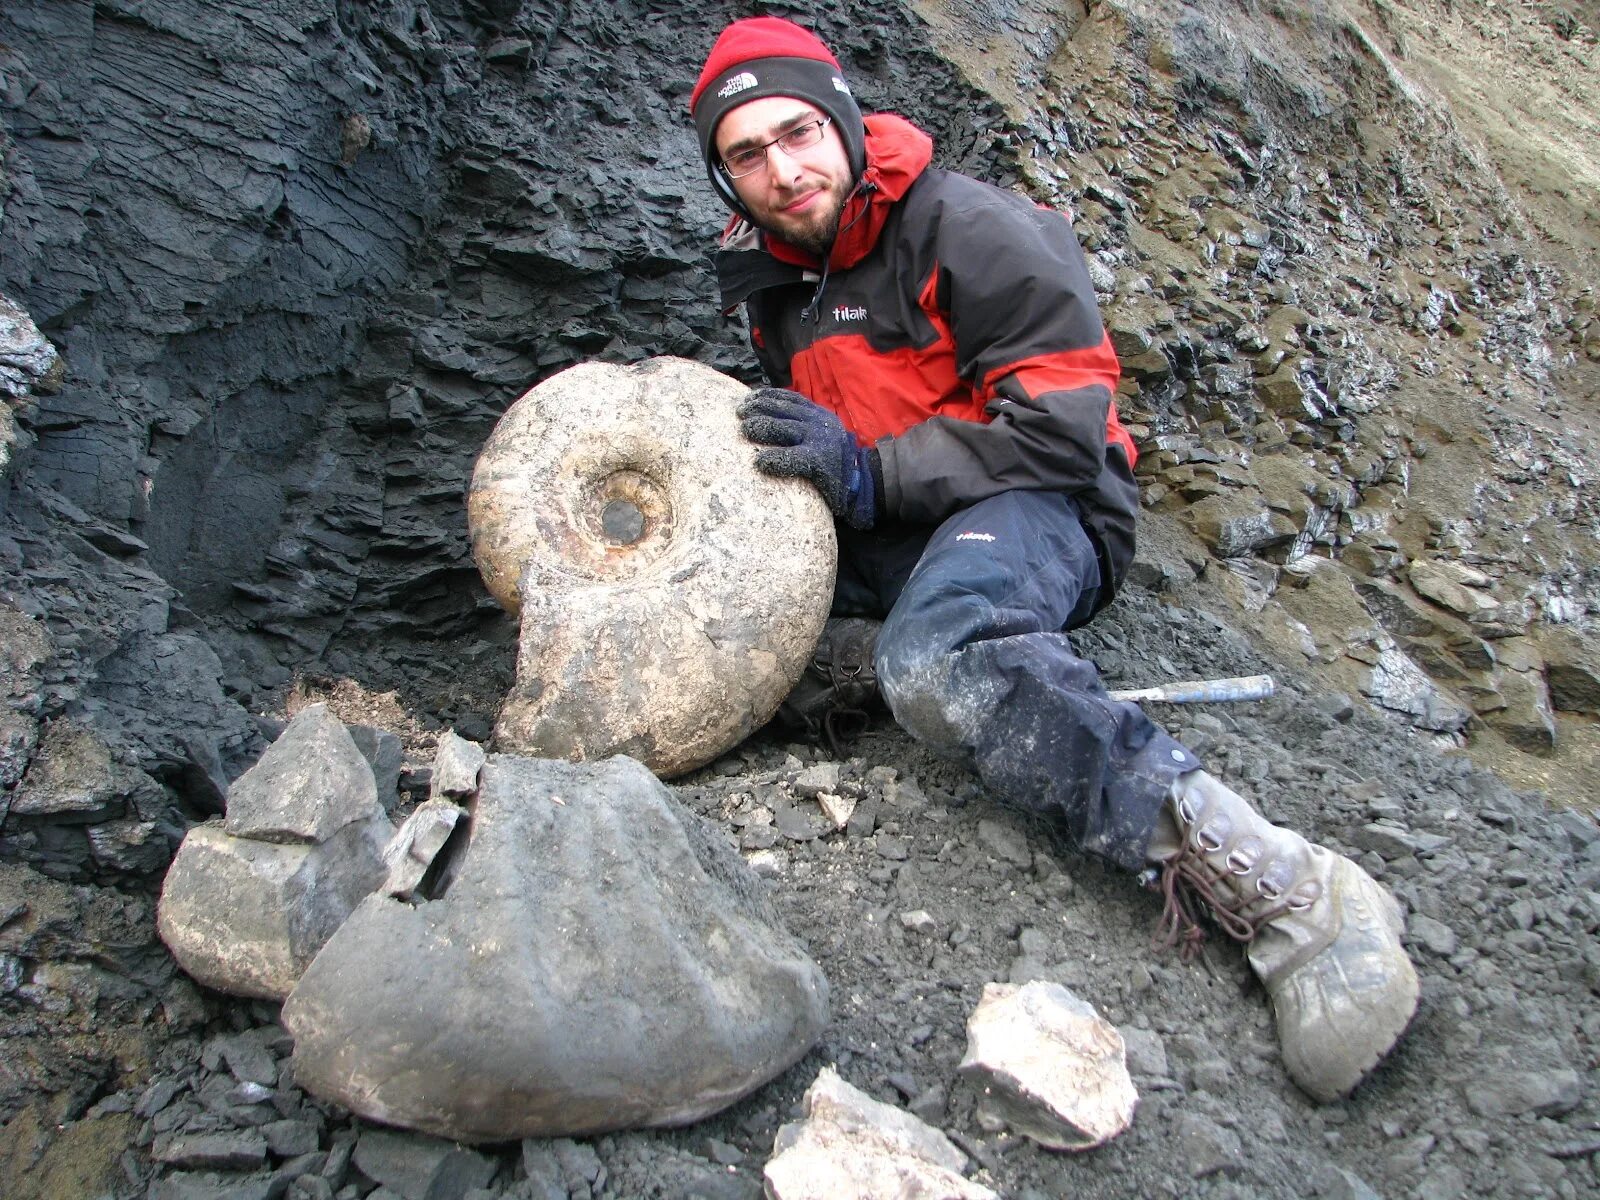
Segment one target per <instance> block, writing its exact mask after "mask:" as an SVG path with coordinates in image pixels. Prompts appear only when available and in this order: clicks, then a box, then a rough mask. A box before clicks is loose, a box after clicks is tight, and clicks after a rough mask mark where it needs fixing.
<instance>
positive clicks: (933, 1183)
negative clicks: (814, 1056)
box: [764, 1067, 998, 1200]
mask: <svg viewBox="0 0 1600 1200" xmlns="http://www.w3.org/2000/svg"><path fill="white" fill-rule="evenodd" d="M803 1105H804V1112H805V1120H804V1121H801V1122H795V1123H791V1124H788V1125H785V1126H783V1127H782V1128H781V1129H779V1130H778V1136H777V1139H776V1140H775V1141H774V1143H773V1150H774V1152H775V1153H774V1154H773V1156H772V1158H770V1159H769V1160H768V1161H767V1165H766V1168H765V1171H764V1176H765V1179H766V1185H767V1193H766V1194H767V1196H768V1197H770V1198H771V1200H838V1198H839V1197H843V1196H883V1197H905V1198H907V1200H910V1198H913V1197H935V1196H937V1197H940V1198H941V1200H998V1197H997V1196H996V1194H995V1193H994V1192H992V1191H990V1190H989V1189H988V1188H986V1187H983V1186H981V1185H979V1184H976V1183H972V1182H971V1181H969V1180H967V1179H964V1178H963V1177H962V1175H961V1172H962V1171H963V1170H965V1168H966V1161H967V1160H966V1156H965V1155H964V1154H962V1152H961V1151H960V1150H958V1149H957V1148H956V1147H955V1145H954V1144H953V1143H952V1142H951V1141H950V1139H949V1138H947V1137H945V1135H944V1134H942V1133H940V1132H939V1131H938V1130H937V1129H934V1128H931V1127H930V1126H928V1125H926V1124H924V1123H923V1122H922V1121H920V1120H918V1119H917V1118H916V1117H914V1116H912V1115H911V1114H910V1113H907V1112H903V1111H901V1110H900V1109H898V1108H895V1107H894V1106H893V1105H889V1104H884V1103H882V1102H881V1101H878V1100H874V1099H872V1098H871V1097H870V1096H867V1095H866V1094H865V1093H863V1092H861V1091H859V1090H858V1089H856V1088H854V1087H851V1086H850V1085H849V1084H848V1083H846V1082H845V1081H844V1080H842V1079H840V1078H839V1075H838V1072H836V1071H835V1070H834V1069H833V1068H832V1067H824V1068H823V1070H822V1073H821V1074H820V1075H818V1076H817V1079H816V1082H814V1083H813V1084H812V1085H811V1087H810V1088H808V1089H807V1090H806V1094H805V1099H804V1101H803Z"/></svg>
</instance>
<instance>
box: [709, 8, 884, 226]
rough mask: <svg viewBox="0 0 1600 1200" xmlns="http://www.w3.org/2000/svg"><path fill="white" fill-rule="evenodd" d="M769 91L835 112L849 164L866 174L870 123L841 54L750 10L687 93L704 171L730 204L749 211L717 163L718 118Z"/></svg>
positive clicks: (805, 33)
mask: <svg viewBox="0 0 1600 1200" xmlns="http://www.w3.org/2000/svg"><path fill="white" fill-rule="evenodd" d="M764 96H793V97H794V98H795V99H797V100H804V101H806V102H808V103H810V104H814V105H816V107H817V108H818V109H820V110H821V111H822V112H823V113H825V114H826V115H827V116H830V117H832V118H833V123H834V127H835V128H836V129H838V131H839V136H840V138H841V139H842V140H843V141H844V147H845V153H846V155H847V156H848V159H849V162H850V167H851V170H852V171H854V172H855V174H857V175H860V174H861V171H862V168H863V167H864V166H865V165H866V125H865V124H864V123H863V121H862V119H861V110H860V108H858V107H857V106H856V102H855V98H854V97H853V96H852V95H851V94H850V86H849V85H848V84H847V83H845V81H844V75H843V73H842V71H841V69H840V67H839V60H838V59H836V58H835V57H834V56H833V54H832V52H830V51H829V49H828V48H827V47H826V46H824V45H823V44H822V43H821V42H820V41H818V40H817V37H816V35H815V34H813V33H810V32H809V31H807V30H805V29H802V28H800V26H798V25H796V24H795V23H794V22H792V21H785V20H783V19H782V18H781V17H749V18H747V19H745V20H743V21H735V22H734V23H733V24H732V25H729V26H728V27H727V28H726V29H724V30H723V31H722V34H721V35H720V36H719V37H718V38H717V41H716V44H715V45H713V46H712V47H711V53H710V54H709V55H708V56H707V57H706V64H705V66H704V67H703V68H701V71H700V78H699V80H698V81H696V83H695V85H694V91H693V92H691V93H690V94H689V111H690V112H691V113H692V114H693V115H694V123H695V131H696V132H697V133H698V134H699V137H700V153H701V156H702V157H703V158H704V159H705V163H706V172H707V174H709V175H710V177H711V183H712V186H713V187H715V188H716V190H717V194H718V195H720V196H721V197H722V198H723V200H724V201H725V202H726V203H727V204H728V205H729V206H730V207H731V208H733V209H734V210H735V211H737V212H741V213H743V212H744V207H743V205H742V204H740V202H739V198H738V195H737V193H735V192H734V190H733V187H732V185H731V184H730V183H729V181H728V179H727V177H726V176H724V175H723V173H722V172H721V171H720V170H718V169H717V162H718V155H717V149H716V137H717V125H718V124H719V123H720V122H721V120H722V118H723V117H725V116H727V115H728V114H729V113H730V112H732V111H733V110H734V109H735V108H738V107H739V106H740V105H741V104H747V103H749V102H750V101H751V100H759V99H761V98H762V97H764ZM746 215H748V214H746Z"/></svg>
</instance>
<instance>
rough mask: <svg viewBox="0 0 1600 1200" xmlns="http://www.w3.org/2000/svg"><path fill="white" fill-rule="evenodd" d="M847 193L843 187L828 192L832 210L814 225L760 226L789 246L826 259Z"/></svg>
mask: <svg viewBox="0 0 1600 1200" xmlns="http://www.w3.org/2000/svg"><path fill="white" fill-rule="evenodd" d="M849 194H850V189H849V188H844V187H842V188H839V189H837V190H835V191H833V192H830V193H829V195H828V203H829V206H830V207H831V208H832V210H833V211H832V212H830V213H829V214H828V219H827V220H826V221H823V222H822V223H820V224H818V225H816V226H815V227H807V228H805V229H800V230H793V229H783V228H780V227H778V226H777V225H761V228H762V229H764V230H766V231H767V232H768V233H770V234H772V235H773V236H774V237H779V238H782V239H783V240H784V241H786V242H788V243H789V244H790V245H791V246H794V247H797V248H798V249H801V250H804V251H805V252H806V253H807V254H812V255H815V256H816V257H817V258H821V259H826V258H827V257H828V253H829V251H831V250H832V249H833V242H834V239H835V238H837V237H838V236H839V219H840V217H841V216H842V215H843V213H844V203H845V200H846V198H847V197H848V196H849ZM757 224H760V222H757Z"/></svg>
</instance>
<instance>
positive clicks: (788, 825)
mask: <svg viewBox="0 0 1600 1200" xmlns="http://www.w3.org/2000/svg"><path fill="white" fill-rule="evenodd" d="M772 824H773V826H774V828H776V829H777V831H778V833H779V834H780V835H782V836H783V837H786V838H788V839H789V840H790V841H791V842H811V841H815V840H816V839H817V838H818V837H820V836H821V835H822V832H823V829H824V826H823V824H822V820H821V817H820V814H817V813H813V812H811V811H808V810H807V809H803V808H799V807H797V806H795V805H793V804H779V805H778V806H777V807H776V808H775V809H774V810H773V813H772Z"/></svg>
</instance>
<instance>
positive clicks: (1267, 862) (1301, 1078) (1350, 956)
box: [1149, 771, 1419, 1103]
mask: <svg viewBox="0 0 1600 1200" xmlns="http://www.w3.org/2000/svg"><path fill="white" fill-rule="evenodd" d="M1149 857H1150V860H1151V861H1152V862H1153V863H1156V864H1158V865H1159V866H1160V867H1161V887H1162V891H1163V892H1164V893H1165V895H1166V898H1167V907H1166V910H1165V911H1164V912H1163V914H1162V924H1163V931H1164V934H1165V941H1166V943H1167V944H1168V945H1173V944H1179V943H1181V944H1182V945H1183V949H1184V952H1185V957H1189V956H1191V955H1192V954H1193V953H1194V951H1195V950H1197V949H1198V941H1199V939H1200V938H1202V937H1203V936H1204V935H1203V934H1202V933H1201V932H1200V929H1199V926H1198V923H1197V921H1196V918H1197V916H1198V911H1197V909H1198V908H1199V907H1201V906H1203V907H1204V908H1206V909H1208V910H1209V911H1210V912H1211V914H1212V916H1213V918H1214V919H1215V920H1216V923H1217V924H1218V925H1219V926H1221V927H1222V929H1223V930H1224V931H1225V932H1227V933H1228V934H1229V935H1230V936H1231V937H1234V938H1236V939H1237V940H1239V941H1241V942H1244V943H1245V944H1246V947H1247V949H1246V956H1247V957H1248V958H1249V961H1250V966H1251V969H1252V970H1254V971H1255V973H1256V975H1257V976H1258V977H1259V978H1260V980H1261V982H1262V983H1263V984H1265V985H1266V988H1267V995H1268V996H1269V997H1270V998H1271V1001H1272V1009H1273V1014H1274V1016H1275V1017H1276V1019H1277V1025H1278V1041H1279V1044H1280V1046H1281V1047H1282V1051H1283V1061H1284V1065H1285V1067H1286V1068H1287V1069H1288V1072H1289V1075H1290V1077H1291V1078H1292V1079H1293V1080H1294V1081H1295V1082H1296V1083H1297V1084H1299V1085H1300V1087H1301V1088H1303V1089H1304V1090H1305V1091H1306V1092H1307V1093H1309V1094H1310V1095H1311V1096H1313V1097H1314V1098H1315V1099H1317V1100H1320V1101H1322V1102H1324V1103H1326V1102H1329V1101H1332V1100H1336V1099H1338V1098H1339V1097H1340V1096H1343V1095H1345V1094H1346V1093H1347V1092H1349V1091H1350V1090H1351V1089H1352V1088H1354V1087H1355V1086H1356V1084H1358V1083H1360V1082H1361V1080H1362V1078H1363V1077H1365V1076H1366V1074H1367V1073H1368V1072H1369V1071H1371V1070H1372V1068H1373V1067H1375V1066H1377V1064H1378V1062H1379V1060H1381V1059H1382V1058H1383V1056H1384V1055H1385V1054H1387V1053H1388V1052H1389V1050H1390V1049H1391V1048H1392V1047H1393V1046H1394V1044H1395V1042H1396V1041H1398V1040H1399V1037H1400V1035H1401V1034H1402V1033H1404V1032H1405V1028H1406V1025H1407V1024H1409V1023H1410V1021H1411V1017H1412V1015H1413V1014H1414V1013H1415V1012H1416V1008H1417V996H1418V991H1419V988H1418V983H1417V973H1416V970H1415V968H1413V967H1412V965H1411V960H1410V958H1408V957H1407V955H1406V952H1405V949H1404V948H1403V947H1402V946H1401V945H1400V934H1401V932H1402V930H1403V928H1404V923H1403V922H1402V920H1401V916H1400V906H1399V905H1398V904H1397V903H1396V902H1395V899H1394V897H1393V896H1391V895H1390V894H1389V892H1388V891H1387V890H1385V889H1384V888H1383V887H1380V886H1379V885H1378V883H1377V882H1376V881H1375V880H1374V879H1373V878H1372V877H1371V876H1370V875H1368V874H1367V873H1366V872H1365V871H1363V870H1362V869H1361V868H1360V867H1358V866H1356V864H1355V863H1353V862H1351V861H1350V860H1349V859H1347V858H1342V857H1340V856H1339V855H1337V854H1334V853H1333V852H1332V851H1331V850H1328V849H1326V848H1325V847H1322V846H1317V845H1313V844H1312V843H1310V842H1307V841H1306V840H1305V839H1304V838H1302V837H1301V836H1300V835H1299V834H1297V833H1293V832H1291V831H1290V830H1287V829H1284V828H1282V827H1281V826H1277V825H1273V824H1271V823H1269V822H1268V821H1267V820H1266V819H1265V818H1263V817H1262V816H1261V815H1260V814H1259V813H1257V812H1256V811H1255V810H1254V809H1252V808H1251V807H1250V805H1249V804H1248V803H1247V802H1246V801H1245V800H1244V798H1243V797H1241V796H1239V795H1238V794H1237V793H1235V792H1233V791H1232V790H1231V789H1229V788H1227V787H1225V786H1224V785H1223V784H1222V783H1221V782H1219V781H1218V780H1217V779H1215V778H1213V777H1212V776H1210V775H1208V774H1207V773H1206V772H1204V771H1190V772H1188V773H1187V774H1185V775H1180V776H1179V777H1178V778H1177V780H1175V781H1174V782H1173V785H1172V791H1171V792H1170V794H1169V796H1168V801H1167V804H1166V807H1165V808H1163V810H1162V813H1161V817H1160V819H1159V821H1158V822H1157V825H1156V832H1155V834H1154V836H1153V837H1152V838H1151V841H1150V849H1149Z"/></svg>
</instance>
